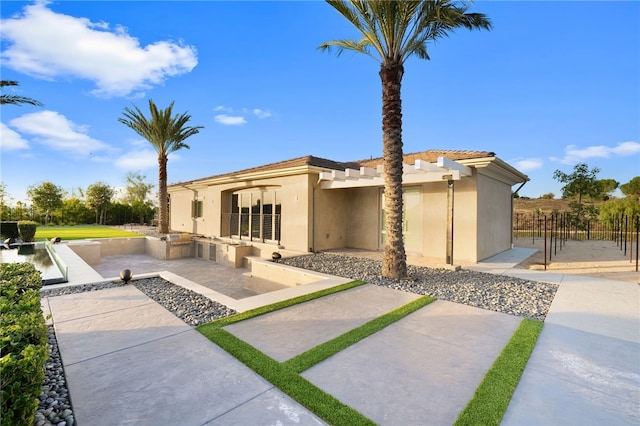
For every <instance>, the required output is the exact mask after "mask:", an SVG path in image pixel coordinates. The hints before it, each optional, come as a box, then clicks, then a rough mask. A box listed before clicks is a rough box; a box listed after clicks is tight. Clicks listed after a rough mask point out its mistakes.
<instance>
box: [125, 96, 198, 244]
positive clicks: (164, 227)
mask: <svg viewBox="0 0 640 426" xmlns="http://www.w3.org/2000/svg"><path fill="white" fill-rule="evenodd" d="M173 104H174V102H171V105H169V106H168V107H167V108H166V109H164V110H158V107H157V106H156V104H154V103H153V101H152V100H151V99H149V110H150V112H151V116H150V117H149V118H147V117H145V115H144V114H143V113H142V111H140V109H139V108H138V107H137V106H135V105H134V106H133V107H134V109H130V108H125V109H124V113H123V117H120V118H119V119H118V121H119V122H121V123H122V124H124V125H126V126H128V127H130V128H132V129H133V130H134V131H135V132H136V133H137V134H139V135H140V136H142V137H143V138H145V139H146V140H148V141H149V143H151V145H152V146H153V147H154V148H155V150H156V152H157V153H158V226H159V231H160V233H162V234H167V233H168V232H169V220H168V219H169V215H168V211H169V209H168V207H169V206H168V200H167V198H168V196H167V161H168V159H169V154H171V153H172V152H175V151H177V150H179V149H182V148H187V149H189V145H187V144H186V143H184V141H185V139H187V138H188V137H189V136H193V135H195V134H197V133H199V132H200V129H202V128H203V127H202V126H195V127H191V126H186V124H187V123H188V122H189V120H190V119H191V116H190V115H189V114H187V113H182V114H180V115H176V116H172V115H171V113H172V110H173Z"/></svg>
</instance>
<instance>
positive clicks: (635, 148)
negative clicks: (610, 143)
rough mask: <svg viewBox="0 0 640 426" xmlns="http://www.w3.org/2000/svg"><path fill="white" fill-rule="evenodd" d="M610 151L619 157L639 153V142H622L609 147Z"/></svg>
mask: <svg viewBox="0 0 640 426" xmlns="http://www.w3.org/2000/svg"><path fill="white" fill-rule="evenodd" d="M611 152H613V153H614V154H616V155H619V156H621V157H628V156H630V155H633V154H638V153H640V143H638V142H622V143H619V144H618V145H617V146H616V147H615V148H611Z"/></svg>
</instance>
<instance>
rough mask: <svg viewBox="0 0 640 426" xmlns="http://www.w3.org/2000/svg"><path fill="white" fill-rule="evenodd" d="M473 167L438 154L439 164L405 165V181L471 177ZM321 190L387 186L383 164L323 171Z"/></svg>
mask: <svg viewBox="0 0 640 426" xmlns="http://www.w3.org/2000/svg"><path fill="white" fill-rule="evenodd" d="M471 174H472V170H471V168H470V167H469V166H466V165H464V164H462V163H461V162H457V161H453V160H450V159H448V158H446V157H438V159H437V161H436V163H430V162H427V161H424V160H416V161H415V163H414V164H413V165H411V164H403V170H402V183H403V184H404V185H411V184H417V183H427V182H441V181H443V180H460V179H462V178H463V177H465V176H471ZM319 180H320V187H321V188H322V189H339V188H361V187H367V186H384V167H383V166H382V165H379V166H377V167H376V168H375V169H373V168H369V167H360V169H359V170H356V169H345V170H344V171H342V170H332V171H326V172H321V173H320V179H319Z"/></svg>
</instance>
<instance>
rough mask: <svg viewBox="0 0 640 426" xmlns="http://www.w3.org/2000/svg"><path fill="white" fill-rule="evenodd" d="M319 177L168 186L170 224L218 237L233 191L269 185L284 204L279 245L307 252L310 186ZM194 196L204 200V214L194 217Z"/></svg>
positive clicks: (173, 228) (186, 230) (178, 230)
mask: <svg viewBox="0 0 640 426" xmlns="http://www.w3.org/2000/svg"><path fill="white" fill-rule="evenodd" d="M317 180H318V176H317V175H315V177H314V175H296V176H285V177H277V178H267V179H256V180H249V181H244V182H238V183H225V184H220V185H215V186H209V187H199V188H197V189H189V188H185V187H177V186H175V187H171V188H169V194H170V196H171V207H170V223H169V227H170V229H171V230H172V232H189V233H192V234H198V235H203V236H207V237H219V236H221V235H222V233H223V232H222V231H226V229H225V227H226V223H222V213H229V212H230V203H231V195H232V194H233V192H235V191H241V190H251V189H254V188H259V187H269V188H274V189H276V190H277V191H278V192H279V193H278V195H279V200H278V202H279V203H280V204H281V206H282V223H281V230H282V232H281V240H280V245H281V246H282V247H284V248H286V249H288V250H297V251H305V252H306V251H308V250H309V247H311V246H310V241H311V231H310V225H309V223H310V221H309V215H310V209H311V189H310V188H311V185H312V182H314V181H315V182H317ZM194 197H197V198H198V200H200V201H202V202H203V215H202V217H201V218H195V219H194V218H192V217H191V202H192V201H193V199H194ZM242 240H243V241H251V239H250V238H248V237H243V238H242Z"/></svg>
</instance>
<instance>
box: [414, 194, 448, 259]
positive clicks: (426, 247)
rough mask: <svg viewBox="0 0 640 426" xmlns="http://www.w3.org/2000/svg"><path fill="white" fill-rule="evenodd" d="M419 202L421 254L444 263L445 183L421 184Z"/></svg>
mask: <svg viewBox="0 0 640 426" xmlns="http://www.w3.org/2000/svg"><path fill="white" fill-rule="evenodd" d="M454 199H455V198H454ZM421 202H422V255H423V256H424V257H429V258H433V259H435V260H437V261H438V262H441V263H444V262H445V255H446V243H447V183H446V182H433V183H428V184H425V185H423V186H422V200H421Z"/></svg>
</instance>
